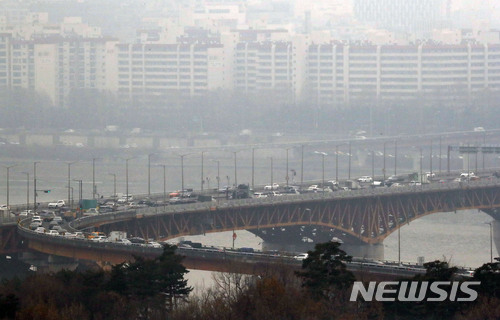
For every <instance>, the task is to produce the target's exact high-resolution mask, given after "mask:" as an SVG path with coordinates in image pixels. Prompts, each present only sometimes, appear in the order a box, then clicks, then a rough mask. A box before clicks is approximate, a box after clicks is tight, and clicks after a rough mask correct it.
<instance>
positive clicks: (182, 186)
mask: <svg viewBox="0 0 500 320" xmlns="http://www.w3.org/2000/svg"><path fill="white" fill-rule="evenodd" d="M187 155H190V153H186V154H180V155H179V157H180V158H181V188H182V189H181V195H184V157H185V156H187Z"/></svg>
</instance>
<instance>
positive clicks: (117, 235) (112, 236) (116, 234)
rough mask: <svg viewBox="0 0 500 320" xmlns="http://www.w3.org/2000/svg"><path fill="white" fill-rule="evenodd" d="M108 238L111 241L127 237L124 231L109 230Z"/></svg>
mask: <svg viewBox="0 0 500 320" xmlns="http://www.w3.org/2000/svg"><path fill="white" fill-rule="evenodd" d="M108 238H109V240H110V241H112V242H116V241H119V240H121V239H127V232H125V231H111V232H110V233H109V237H108Z"/></svg>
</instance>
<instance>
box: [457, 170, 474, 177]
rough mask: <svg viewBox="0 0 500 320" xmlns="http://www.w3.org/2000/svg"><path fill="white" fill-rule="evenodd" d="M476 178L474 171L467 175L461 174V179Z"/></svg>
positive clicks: (465, 173)
mask: <svg viewBox="0 0 500 320" xmlns="http://www.w3.org/2000/svg"><path fill="white" fill-rule="evenodd" d="M474 176H475V174H474V172H472V171H469V173H467V172H462V173H461V174H460V178H470V177H474Z"/></svg>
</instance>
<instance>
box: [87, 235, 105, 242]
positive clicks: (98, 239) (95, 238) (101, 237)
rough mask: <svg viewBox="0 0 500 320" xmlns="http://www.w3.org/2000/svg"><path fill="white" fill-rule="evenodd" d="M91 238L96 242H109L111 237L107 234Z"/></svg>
mask: <svg viewBox="0 0 500 320" xmlns="http://www.w3.org/2000/svg"><path fill="white" fill-rule="evenodd" d="M91 240H92V241H95V242H109V239H108V237H106V236H97V237H94V238H92V239H91Z"/></svg>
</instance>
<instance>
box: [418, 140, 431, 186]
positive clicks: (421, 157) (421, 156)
mask: <svg viewBox="0 0 500 320" xmlns="http://www.w3.org/2000/svg"><path fill="white" fill-rule="evenodd" d="M419 149H420V185H422V182H423V180H422V174H423V172H422V159H423V157H424V156H423V155H422V147H420V148H419ZM431 153H432V151H431ZM431 172H432V169H431Z"/></svg>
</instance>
